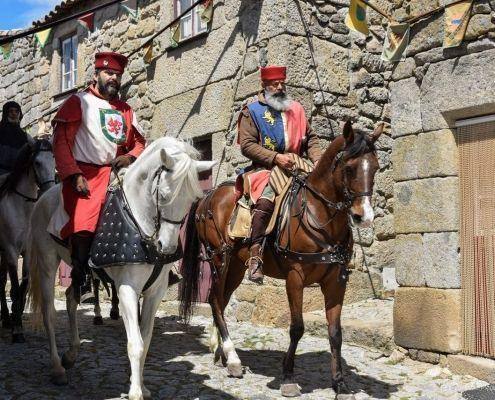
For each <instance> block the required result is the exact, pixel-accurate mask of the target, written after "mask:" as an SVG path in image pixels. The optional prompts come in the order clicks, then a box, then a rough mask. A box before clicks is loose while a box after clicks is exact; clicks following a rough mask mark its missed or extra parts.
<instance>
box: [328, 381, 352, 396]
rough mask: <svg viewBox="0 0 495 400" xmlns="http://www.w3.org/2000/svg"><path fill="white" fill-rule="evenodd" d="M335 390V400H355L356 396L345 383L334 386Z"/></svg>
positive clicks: (341, 382)
mask: <svg viewBox="0 0 495 400" xmlns="http://www.w3.org/2000/svg"><path fill="white" fill-rule="evenodd" d="M333 390H334V392H335V400H355V399H356V398H355V397H354V394H353V393H352V391H351V390H349V388H348V387H347V385H346V384H345V382H344V381H340V382H339V383H337V384H335V385H333Z"/></svg>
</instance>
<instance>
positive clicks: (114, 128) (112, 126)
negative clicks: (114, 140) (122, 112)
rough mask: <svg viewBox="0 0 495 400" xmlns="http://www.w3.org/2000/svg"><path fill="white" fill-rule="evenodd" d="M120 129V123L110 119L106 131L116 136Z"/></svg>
mask: <svg viewBox="0 0 495 400" xmlns="http://www.w3.org/2000/svg"><path fill="white" fill-rule="evenodd" d="M121 129H122V122H120V121H118V120H116V119H113V118H110V119H109V120H108V131H109V132H111V133H113V134H115V135H116V134H118V133H119V132H120V130H121Z"/></svg>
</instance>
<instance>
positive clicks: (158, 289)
mask: <svg viewBox="0 0 495 400" xmlns="http://www.w3.org/2000/svg"><path fill="white" fill-rule="evenodd" d="M169 271H170V268H169V266H168V265H165V266H164V267H163V270H162V272H161V273H160V275H159V276H158V278H157V279H156V281H155V283H154V284H153V285H152V286H151V287H150V288H149V289H148V290H147V291H146V292H145V293H144V294H143V306H142V308H141V335H142V338H143V346H144V347H143V355H142V357H141V371H140V373H141V382H143V384H142V390H143V396H144V397H145V398H150V397H151V392H150V391H149V390H148V389H147V388H146V386H145V385H144V377H143V371H144V363H145V361H146V355H147V354H148V350H149V347H150V342H151V336H152V334H153V326H154V324H155V315H156V311H157V310H158V307H159V306H160V302H161V301H162V299H163V296H164V295H165V292H166V291H167V287H168V273H169Z"/></svg>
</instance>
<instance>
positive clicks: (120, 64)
mask: <svg viewBox="0 0 495 400" xmlns="http://www.w3.org/2000/svg"><path fill="white" fill-rule="evenodd" d="M126 65H127V57H126V56H124V55H122V54H119V53H113V52H111V51H106V52H102V53H96V55H95V68H97V69H113V70H115V71H119V72H120V73H121V74H123V73H124V68H125V66H126Z"/></svg>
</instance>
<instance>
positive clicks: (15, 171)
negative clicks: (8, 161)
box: [0, 139, 52, 198]
mask: <svg viewBox="0 0 495 400" xmlns="http://www.w3.org/2000/svg"><path fill="white" fill-rule="evenodd" d="M51 149H52V145H51V143H50V141H48V140H47V139H37V140H35V141H34V142H32V143H30V142H28V143H26V144H25V145H23V146H22V147H21V148H20V150H19V153H18V155H17V158H16V160H15V162H14V165H13V166H12V172H9V173H8V174H6V177H5V178H4V179H2V180H1V181H0V183H1V186H0V198H1V197H3V196H4V195H6V194H7V193H10V192H13V191H14V190H15V187H16V186H17V184H18V183H19V180H20V179H21V177H22V176H23V175H24V174H25V173H26V172H27V171H28V169H29V168H30V166H31V163H32V161H33V158H34V156H35V155H36V154H37V153H38V152H39V151H42V150H51Z"/></svg>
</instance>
